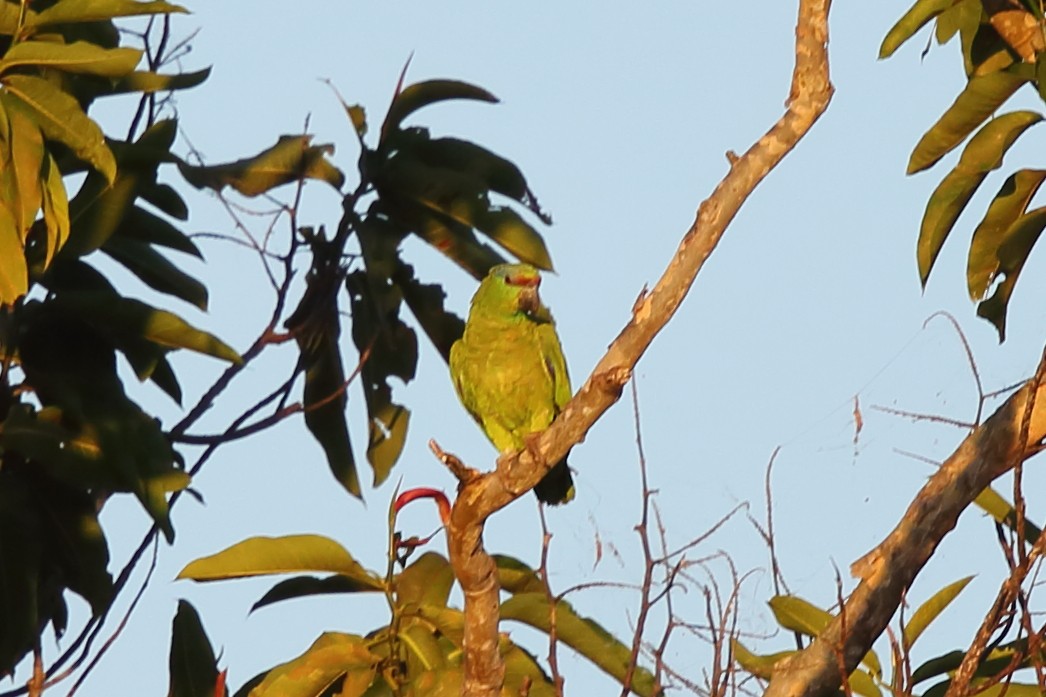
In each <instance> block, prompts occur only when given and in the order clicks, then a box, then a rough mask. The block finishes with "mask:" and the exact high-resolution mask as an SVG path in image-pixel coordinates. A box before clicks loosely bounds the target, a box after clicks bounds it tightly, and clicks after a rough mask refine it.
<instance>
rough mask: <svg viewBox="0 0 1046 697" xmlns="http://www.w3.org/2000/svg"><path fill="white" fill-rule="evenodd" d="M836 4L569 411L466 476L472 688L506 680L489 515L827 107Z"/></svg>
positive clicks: (599, 397) (523, 487) (820, 10)
mask: <svg viewBox="0 0 1046 697" xmlns="http://www.w3.org/2000/svg"><path fill="white" fill-rule="evenodd" d="M830 5H831V1H830V0H801V2H800V3H799V13H798V22H797V26H796V44H795V69H794V71H793V74H792V82H791V91H790V94H789V98H788V101H787V108H786V111H785V113H784V115H783V116H781V118H780V119H778V121H777V122H776V123H775V124H774V125H773V126H772V127H771V128H770V130H769V131H768V132H767V133H766V135H764V136H763V137H762V138H760V139H759V140H758V141H757V142H756V143H755V144H754V145H752V147H750V148H749V149H748V151H747V152H745V153H744V154H743V155H741V156H740V157H737V156H735V155H733V154H732V153H731V154H729V155H728V159H729V160H730V171H729V172H728V173H727V174H726V176H725V177H724V178H723V179H722V180H721V181H720V183H719V185H718V186H717V187H716V189H715V191H714V192H713V193H712V195H711V196H710V197H709V198H708V199H706V200H705V201H704V202H703V203H702V204H701V206H700V207H699V209H698V212H697V218H696V220H695V221H694V224H693V225H692V226H691V227H690V229H689V230H688V231H687V232H686V234H685V235H684V236H683V239H682V241H681V243H680V245H679V247H678V249H677V250H676V253H675V255H674V256H673V257H672V259H671V261H670V262H669V264H668V267H667V268H666V269H665V271H664V274H663V275H662V276H661V278H660V280H659V281H658V282H657V284H656V285H655V286H654V287H653V289H651V290H650V292H648V293H646V292H645V293H643V294H642V295H641V296H640V298H639V299H638V300H637V301H636V303H635V306H634V307H633V309H632V318H631V320H630V321H629V322H628V324H627V325H625V327H624V329H623V330H622V331H621V333H620V334H619V335H618V336H617V338H616V339H615V340H614V341H613V343H612V344H611V345H610V348H609V350H608V351H607V353H606V355H604V356H603V358H602V359H601V360H600V361H599V363H598V364H597V365H596V367H595V369H594V370H593V371H592V373H591V375H590V376H589V378H588V380H586V382H585V384H584V385H583V386H582V387H581V389H580V391H579V392H578V393H577V394H576V395H575V396H574V398H573V399H572V400H571V402H570V403H569V404H568V405H567V407H566V409H565V410H564V411H563V413H562V414H561V415H560V416H559V418H558V419H556V421H555V423H553V424H552V425H551V426H550V427H549V428H548V429H547V430H546V431H544V432H543V433H542V434H540V436H536V437H535V438H534V440H533V442H532V444H531V447H530V448H528V449H526V450H524V451H522V452H520V453H517V454H515V455H512V456H507V457H503V458H501V459H500V460H499V461H498V466H497V469H496V470H494V471H493V472H488V473H485V474H482V475H479V476H475V477H473V476H469V477H463V478H462V486H461V488H460V491H459V493H458V496H457V499H456V500H455V502H454V507H453V511H452V514H451V520H450V524H449V525H448V526H447V535H448V547H449V550H450V560H451V564H452V565H453V567H454V573H455V575H456V576H457V580H458V582H459V583H460V584H461V587H462V590H463V591H464V595H465V636H464V646H465V680H464V684H463V694H465V695H468V696H469V697H481V696H482V697H493V696H494V695H498V694H500V691H501V687H502V683H503V682H504V672H505V668H504V664H503V663H502V661H501V657H500V656H499V654H498V650H497V647H498V632H497V629H498V607H499V598H498V594H499V588H498V582H497V573H496V569H495V566H494V562H493V560H492V559H491V558H490V556H489V555H488V554H487V552H486V551H485V550H484V548H483V525H484V523H485V522H486V520H487V518H488V517H489V516H490V515H492V514H493V513H495V512H497V511H498V510H500V509H502V508H504V507H505V506H507V505H508V504H509V503H511V502H512V501H513V500H515V499H516V498H518V497H519V496H521V495H522V494H524V493H525V492H527V491H529V490H530V489H532V488H533V487H534V485H535V484H537V483H538V481H540V480H541V478H542V476H543V475H544V474H545V472H547V471H548V470H549V469H550V467H551V466H552V465H553V464H554V463H556V462H558V461H559V460H560V459H561V458H563V457H564V456H565V455H566V453H567V451H569V450H570V448H571V447H573V446H574V445H576V444H578V443H580V442H581V441H582V440H584V437H585V434H586V433H587V432H588V430H589V429H590V428H591V427H592V426H593V424H595V423H596V421H597V420H598V419H599V418H600V416H602V414H603V413H604V412H605V411H606V410H607V409H608V408H610V406H611V405H612V404H614V403H615V402H616V401H617V400H618V399H619V398H620V396H621V390H622V388H623V387H624V385H625V384H626V383H627V382H628V380H629V378H630V377H631V375H632V370H633V368H634V367H635V365H636V363H637V362H638V361H639V359H640V357H641V356H642V355H643V353H644V352H645V351H646V349H647V347H648V346H649V345H650V342H651V341H652V340H653V338H654V336H656V335H657V333H658V332H659V331H660V330H661V329H662V328H663V327H664V326H665V325H666V324H667V323H668V321H669V320H670V319H671V318H672V316H673V315H674V314H675V311H676V310H677V309H678V308H679V305H680V303H682V301H683V298H684V297H686V294H687V292H688V291H689V290H690V286H691V285H692V284H693V282H694V279H695V278H696V277H697V274H698V272H699V271H700V270H701V268H702V266H703V265H704V262H705V261H706V260H707V259H708V257H709V255H711V253H712V251H713V250H714V249H715V247H716V245H717V244H718V242H719V240H720V239H721V238H722V236H723V233H724V232H725V231H726V228H727V226H728V225H729V224H730V222H731V221H732V220H733V218H734V216H735V215H736V214H737V212H738V210H739V209H740V208H741V205H742V204H743V203H744V202H745V200H747V198H748V197H749V196H750V195H751V194H752V192H753V191H754V189H755V187H756V186H757V185H758V184H759V182H761V181H762V180H763V178H764V177H765V176H766V175H767V174H768V173H769V172H770V170H772V169H773V168H774V167H775V166H776V165H777V164H778V163H779V162H780V161H781V160H782V159H783V158H784V157H785V155H787V154H788V153H789V152H790V151H791V150H792V148H794V147H795V145H796V144H797V143H798V142H799V140H800V139H802V137H803V136H804V135H806V133H807V132H808V131H809V130H810V128H811V127H812V126H813V124H814V122H815V121H816V120H817V119H818V118H819V117H820V116H821V114H822V113H824V110H825V109H826V108H827V106H828V102H829V100H830V99H831V96H832V91H833V90H832V86H831V83H830V82H829V77H828V53H827V48H828V10H829V6H830Z"/></svg>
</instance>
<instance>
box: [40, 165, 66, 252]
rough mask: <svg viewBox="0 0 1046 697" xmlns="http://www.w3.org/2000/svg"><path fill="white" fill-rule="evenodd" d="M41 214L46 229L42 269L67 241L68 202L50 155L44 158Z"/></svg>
mask: <svg viewBox="0 0 1046 697" xmlns="http://www.w3.org/2000/svg"><path fill="white" fill-rule="evenodd" d="M43 167H44V175H43V178H44V190H43V213H44V225H45V227H46V229H47V252H46V254H45V256H44V268H45V269H46V268H48V267H49V266H50V265H51V259H52V258H53V257H54V255H55V253H57V252H58V250H60V249H61V248H62V246H63V245H65V242H66V240H68V239H69V229H70V228H69V200H68V199H67V198H66V191H65V184H64V183H63V182H62V173H61V172H59V171H58V163H56V162H55V161H54V158H53V157H51V155H50V154H48V155H47V157H46V158H44V163H43Z"/></svg>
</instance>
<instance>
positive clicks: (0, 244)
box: [0, 204, 29, 305]
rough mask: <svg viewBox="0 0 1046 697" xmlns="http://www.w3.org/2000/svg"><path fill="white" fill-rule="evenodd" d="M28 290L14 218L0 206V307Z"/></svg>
mask: <svg viewBox="0 0 1046 697" xmlns="http://www.w3.org/2000/svg"><path fill="white" fill-rule="evenodd" d="M28 288H29V271H28V269H27V268H26V265H25V250H24V249H23V247H22V237H21V235H19V234H18V228H17V226H16V223H15V219H14V216H13V215H11V211H9V210H8V209H7V207H6V206H4V205H2V204H0V305H11V304H13V303H14V302H15V301H16V300H18V298H20V297H22V296H23V295H25V292H26V290H28Z"/></svg>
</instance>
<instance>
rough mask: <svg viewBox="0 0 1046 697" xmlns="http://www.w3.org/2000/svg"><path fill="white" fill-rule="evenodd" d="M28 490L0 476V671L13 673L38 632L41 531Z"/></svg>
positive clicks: (30, 493) (18, 480)
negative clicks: (0, 560)
mask: <svg viewBox="0 0 1046 697" xmlns="http://www.w3.org/2000/svg"><path fill="white" fill-rule="evenodd" d="M31 501H32V490H31V489H30V487H29V486H28V485H27V484H26V483H25V482H23V481H21V480H20V479H17V478H15V477H0V549H3V551H4V552H3V553H4V563H3V564H0V587H2V588H3V589H4V592H3V593H0V615H2V616H3V618H4V624H3V628H2V631H0V671H3V672H5V673H13V672H14V668H15V666H16V665H17V664H18V663H19V662H20V661H21V659H22V657H23V656H25V655H26V654H27V653H28V652H29V651H30V650H31V649H32V647H33V644H34V643H35V642H36V641H37V638H38V634H39V631H40V629H41V628H42V627H41V626H40V618H39V617H38V614H37V610H38V606H39V598H38V586H39V583H40V576H41V565H42V562H43V554H44V551H43V549H42V548H41V545H40V544H39V540H40V536H41V534H42V531H41V530H40V521H39V517H38V515H37V513H36V511H35V510H34V509H33V506H32V503H31Z"/></svg>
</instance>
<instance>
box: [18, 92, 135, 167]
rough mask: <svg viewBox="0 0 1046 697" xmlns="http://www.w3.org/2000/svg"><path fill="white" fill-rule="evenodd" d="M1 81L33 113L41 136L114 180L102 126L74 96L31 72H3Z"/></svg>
mask: <svg viewBox="0 0 1046 697" xmlns="http://www.w3.org/2000/svg"><path fill="white" fill-rule="evenodd" d="M2 81H3V84H4V86H5V87H6V88H7V90H8V91H9V92H10V93H11V94H13V95H14V96H16V97H18V99H20V100H21V101H22V102H23V103H24V104H25V105H26V106H27V107H28V108H29V109H30V110H31V111H32V112H33V114H34V116H35V118H36V122H37V124H39V126H40V129H41V130H42V131H43V132H44V135H46V136H47V137H48V138H49V139H51V140H56V141H58V142H60V143H62V144H63V145H65V146H66V147H68V148H69V149H70V150H72V151H73V153H74V154H76V156H77V157H79V158H80V159H81V160H83V161H84V162H87V163H88V164H90V165H91V166H92V167H94V168H95V169H96V170H98V171H99V172H100V173H101V174H102V175H104V176H105V178H106V180H107V181H108V182H109V183H110V184H111V183H112V182H113V179H114V178H115V177H116V159H115V158H114V157H113V153H112V150H110V149H109V146H108V145H107V144H106V142H105V137H104V136H103V135H102V129H100V128H99V127H98V124H96V123H95V122H94V121H92V120H91V119H90V118H89V117H88V116H87V114H85V113H84V112H83V109H81V108H80V104H79V103H78V102H77V101H76V99H75V98H74V97H73V96H71V95H70V94H68V93H66V92H63V91H61V90H60V89H58V88H57V87H55V86H54V85H53V84H51V83H50V82H48V81H47V80H44V79H43V78H39V77H35V76H32V75H6V76H4V78H3V80H2Z"/></svg>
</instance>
